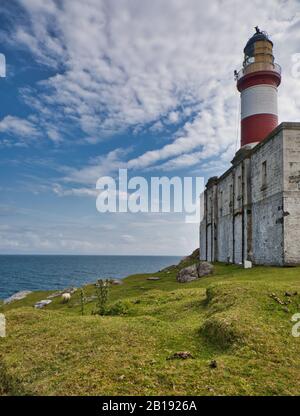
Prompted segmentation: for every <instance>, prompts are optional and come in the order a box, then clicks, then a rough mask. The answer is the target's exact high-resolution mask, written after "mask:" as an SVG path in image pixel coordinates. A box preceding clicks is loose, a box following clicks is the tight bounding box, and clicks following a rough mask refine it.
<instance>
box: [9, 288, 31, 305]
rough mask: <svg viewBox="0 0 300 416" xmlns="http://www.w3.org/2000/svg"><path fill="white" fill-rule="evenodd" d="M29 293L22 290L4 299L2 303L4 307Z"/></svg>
mask: <svg viewBox="0 0 300 416" xmlns="http://www.w3.org/2000/svg"><path fill="white" fill-rule="evenodd" d="M30 293H31V291H30V290H22V291H21V292H17V293H15V294H14V295H12V296H10V297H9V298H7V299H4V301H3V303H4V304H5V305H6V304H9V303H11V302H14V301H16V300H21V299H24V298H26V296H27V295H29V294H30Z"/></svg>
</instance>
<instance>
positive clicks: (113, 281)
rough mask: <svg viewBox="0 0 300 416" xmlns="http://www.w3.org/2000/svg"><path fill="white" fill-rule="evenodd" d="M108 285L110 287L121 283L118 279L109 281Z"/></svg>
mask: <svg viewBox="0 0 300 416" xmlns="http://www.w3.org/2000/svg"><path fill="white" fill-rule="evenodd" d="M110 284H111V285H122V284H123V281H122V280H120V279H113V280H111V281H110Z"/></svg>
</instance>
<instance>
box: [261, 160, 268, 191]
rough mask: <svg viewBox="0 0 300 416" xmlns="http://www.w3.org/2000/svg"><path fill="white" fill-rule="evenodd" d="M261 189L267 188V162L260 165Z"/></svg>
mask: <svg viewBox="0 0 300 416" xmlns="http://www.w3.org/2000/svg"><path fill="white" fill-rule="evenodd" d="M261 187H262V189H264V188H266V187H267V161H266V160H265V161H264V162H263V164H262V171H261Z"/></svg>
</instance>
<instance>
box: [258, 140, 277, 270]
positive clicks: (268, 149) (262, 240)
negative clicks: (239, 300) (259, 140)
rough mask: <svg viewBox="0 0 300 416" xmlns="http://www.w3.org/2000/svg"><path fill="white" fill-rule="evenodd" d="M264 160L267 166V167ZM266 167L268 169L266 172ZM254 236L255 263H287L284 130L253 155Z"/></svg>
mask: <svg viewBox="0 0 300 416" xmlns="http://www.w3.org/2000/svg"><path fill="white" fill-rule="evenodd" d="M264 164H266V165H265V167H264ZM264 169H265V173H266V175H265V174H264ZM251 189H252V190H251V195H252V240H253V257H252V260H253V262H254V263H255V264H274V265H275V264H277V265H282V264H283V223H282V204H283V134H282V132H279V133H278V134H276V135H275V136H274V137H273V138H272V139H270V140H268V141H266V142H264V143H263V144H261V145H258V146H257V147H256V148H255V150H254V151H253V154H252V156H251Z"/></svg>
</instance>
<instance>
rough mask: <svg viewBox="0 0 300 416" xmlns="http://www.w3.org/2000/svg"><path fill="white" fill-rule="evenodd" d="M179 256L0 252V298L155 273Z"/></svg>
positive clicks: (176, 259) (178, 258)
mask: <svg viewBox="0 0 300 416" xmlns="http://www.w3.org/2000/svg"><path fill="white" fill-rule="evenodd" d="M181 258H182V256H153V255H148V256H145V255H86V254H80V255H76V254H0V299H6V298H7V297H9V296H11V295H13V294H14V293H16V292H19V291H21V290H30V291H35V290H56V289H57V290H59V289H65V288H67V287H78V286H82V285H84V284H87V283H92V282H95V281H96V280H97V279H105V278H114V279H122V278H124V277H126V276H128V275H131V274H139V273H155V272H157V271H158V270H161V269H163V268H164V267H167V266H170V265H172V264H176V263H178V261H179V260H180V259H181Z"/></svg>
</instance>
